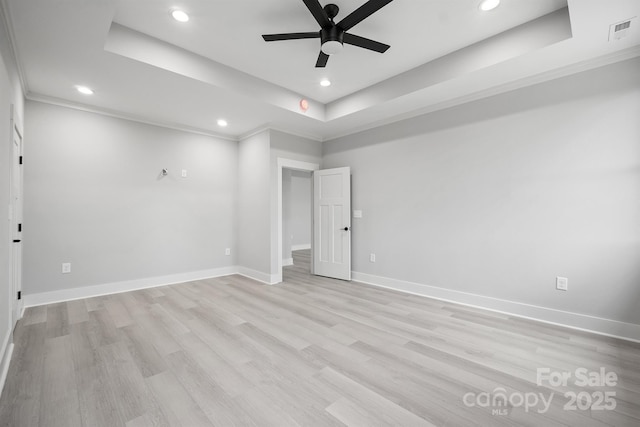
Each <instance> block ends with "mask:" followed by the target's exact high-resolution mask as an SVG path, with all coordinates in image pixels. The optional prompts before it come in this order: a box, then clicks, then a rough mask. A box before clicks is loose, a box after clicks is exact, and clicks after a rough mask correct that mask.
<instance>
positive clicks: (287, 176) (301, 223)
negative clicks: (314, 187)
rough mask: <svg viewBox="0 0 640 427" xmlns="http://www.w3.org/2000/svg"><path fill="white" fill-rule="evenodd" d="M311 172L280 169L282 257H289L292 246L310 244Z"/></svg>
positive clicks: (285, 258) (286, 258)
mask: <svg viewBox="0 0 640 427" xmlns="http://www.w3.org/2000/svg"><path fill="white" fill-rule="evenodd" d="M311 203H312V197H311V173H310V172H304V171H297V170H292V169H283V171H282V259H283V260H288V259H290V258H291V256H292V255H291V251H292V247H293V248H295V247H300V246H309V247H310V245H311Z"/></svg>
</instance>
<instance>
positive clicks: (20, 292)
mask: <svg viewBox="0 0 640 427" xmlns="http://www.w3.org/2000/svg"><path fill="white" fill-rule="evenodd" d="M18 299H22V291H18Z"/></svg>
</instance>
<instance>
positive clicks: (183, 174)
mask: <svg viewBox="0 0 640 427" xmlns="http://www.w3.org/2000/svg"><path fill="white" fill-rule="evenodd" d="M182 177H183V178H186V177H187V170H186V169H182Z"/></svg>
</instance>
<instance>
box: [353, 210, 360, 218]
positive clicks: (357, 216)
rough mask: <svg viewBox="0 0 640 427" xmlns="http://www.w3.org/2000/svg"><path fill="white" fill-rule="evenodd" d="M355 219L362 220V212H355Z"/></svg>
mask: <svg viewBox="0 0 640 427" xmlns="http://www.w3.org/2000/svg"><path fill="white" fill-rule="evenodd" d="M353 217H354V218H362V211H353Z"/></svg>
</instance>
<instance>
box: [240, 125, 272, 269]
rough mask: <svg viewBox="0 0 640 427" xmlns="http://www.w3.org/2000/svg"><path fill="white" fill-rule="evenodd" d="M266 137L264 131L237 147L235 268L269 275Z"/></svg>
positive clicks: (268, 158) (268, 178) (267, 150)
mask: <svg viewBox="0 0 640 427" xmlns="http://www.w3.org/2000/svg"><path fill="white" fill-rule="evenodd" d="M269 144H270V136H269V131H268V130H265V131H263V132H260V133H258V134H256V135H253V136H251V137H249V138H246V139H244V140H242V141H240V143H239V145H238V177H239V182H238V190H239V193H238V254H239V258H238V261H239V265H241V266H243V267H246V268H249V269H251V270H254V271H258V272H261V273H265V274H269V271H270V258H269V257H270V248H271V242H270V236H271V234H270V230H269V227H270V217H269V215H270V200H271V199H270V191H271V186H270V178H271V176H270V169H269V168H270V157H269V155H270V154H269V150H270V145H269Z"/></svg>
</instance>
